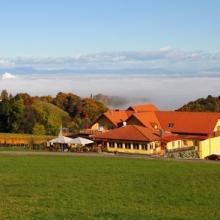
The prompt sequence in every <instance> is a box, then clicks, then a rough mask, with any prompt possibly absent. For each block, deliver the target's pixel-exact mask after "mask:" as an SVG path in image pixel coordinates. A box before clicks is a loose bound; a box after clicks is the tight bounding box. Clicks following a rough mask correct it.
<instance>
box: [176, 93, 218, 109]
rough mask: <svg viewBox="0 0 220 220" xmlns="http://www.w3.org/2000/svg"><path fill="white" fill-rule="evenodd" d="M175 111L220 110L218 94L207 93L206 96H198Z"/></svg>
mask: <svg viewBox="0 0 220 220" xmlns="http://www.w3.org/2000/svg"><path fill="white" fill-rule="evenodd" d="M177 111H190V112H220V96H218V97H214V96H211V95H208V96H207V97H206V98H199V99H197V100H195V101H191V102H189V103H187V104H186V105H183V106H182V107H181V108H179V109H178V110H177Z"/></svg>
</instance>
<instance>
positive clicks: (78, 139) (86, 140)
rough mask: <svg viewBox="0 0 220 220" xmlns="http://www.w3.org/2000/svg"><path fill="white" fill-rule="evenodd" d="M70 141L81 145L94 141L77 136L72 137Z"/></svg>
mask: <svg viewBox="0 0 220 220" xmlns="http://www.w3.org/2000/svg"><path fill="white" fill-rule="evenodd" d="M70 143H71V144H81V145H83V146H85V145H86V144H92V143H94V141H91V140H89V139H86V138H81V137H77V138H74V139H72V141H71V142H70Z"/></svg>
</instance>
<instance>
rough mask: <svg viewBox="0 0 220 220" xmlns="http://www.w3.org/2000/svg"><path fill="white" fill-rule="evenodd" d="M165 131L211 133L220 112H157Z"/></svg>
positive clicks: (219, 116)
mask: <svg viewBox="0 0 220 220" xmlns="http://www.w3.org/2000/svg"><path fill="white" fill-rule="evenodd" d="M155 114H156V116H157V118H158V120H159V122H160V125H161V127H162V128H163V130H165V131H170V132H176V133H191V134H210V133H212V132H213V130H214V127H215V125H216V123H217V121H218V119H220V113H211V112H164V111H158V112H155Z"/></svg>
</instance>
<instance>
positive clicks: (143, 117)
mask: <svg viewBox="0 0 220 220" xmlns="http://www.w3.org/2000/svg"><path fill="white" fill-rule="evenodd" d="M132 117H135V118H136V119H137V120H138V121H139V122H141V123H142V124H143V125H144V126H145V127H147V128H152V129H154V128H156V127H155V126H157V128H159V129H161V125H160V122H159V121H158V119H157V116H156V114H155V112H141V113H134V114H132V115H131V116H130V117H129V118H128V120H127V121H129V120H130V119H131V118H132Z"/></svg>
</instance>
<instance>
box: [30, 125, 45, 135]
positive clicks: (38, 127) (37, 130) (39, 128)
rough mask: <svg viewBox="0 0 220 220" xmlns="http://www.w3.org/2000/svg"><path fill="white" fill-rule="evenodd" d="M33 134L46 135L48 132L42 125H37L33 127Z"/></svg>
mask: <svg viewBox="0 0 220 220" xmlns="http://www.w3.org/2000/svg"><path fill="white" fill-rule="evenodd" d="M32 134H36V135H45V134H46V130H45V127H44V125H41V124H39V123H36V124H35V125H34V127H33V130H32Z"/></svg>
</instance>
